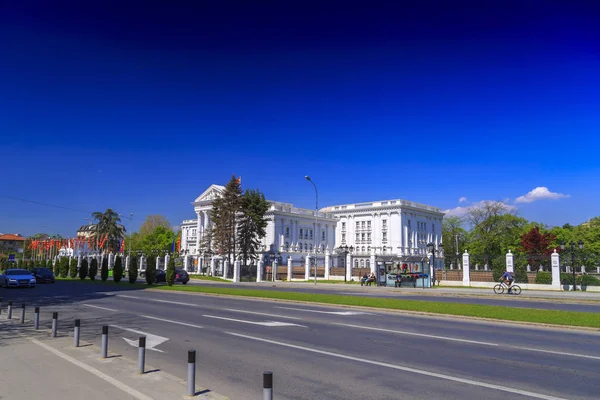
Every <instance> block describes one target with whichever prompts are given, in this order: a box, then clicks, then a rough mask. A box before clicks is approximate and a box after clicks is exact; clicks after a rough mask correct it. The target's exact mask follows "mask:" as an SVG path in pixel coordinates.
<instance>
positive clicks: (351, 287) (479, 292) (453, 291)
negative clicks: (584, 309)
mask: <svg viewBox="0 0 600 400" xmlns="http://www.w3.org/2000/svg"><path fill="white" fill-rule="evenodd" d="M192 281H193V282H195V283H202V284H207V285H215V286H218V285H235V286H240V287H246V288H250V287H252V288H257V289H259V288H261V287H269V288H282V289H321V290H330V291H332V292H353V293H360V292H367V293H373V291H376V292H377V291H378V292H385V293H391V292H393V293H397V294H398V295H403V296H406V295H408V296H410V295H414V296H461V297H462V296H466V297H481V296H490V297H498V295H496V294H495V293H494V291H493V290H492V289H488V288H470V287H464V288H460V287H444V286H436V287H434V288H426V289H423V288H411V287H402V288H395V287H388V286H360V285H358V284H344V283H326V282H323V281H318V282H317V284H316V285H315V284H314V283H313V282H283V281H277V282H258V283H257V282H239V283H234V282H219V281H205V280H202V279H192ZM515 298H521V299H523V298H529V299H532V300H533V299H556V300H574V301H581V300H585V301H600V292H582V291H581V290H578V291H576V292H573V291H568V292H567V291H552V290H523V291H522V292H521V294H520V295H519V296H515Z"/></svg>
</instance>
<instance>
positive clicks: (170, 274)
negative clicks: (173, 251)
mask: <svg viewBox="0 0 600 400" xmlns="http://www.w3.org/2000/svg"><path fill="white" fill-rule="evenodd" d="M174 283H175V258H174V257H173V256H171V257H169V264H168V265H167V285H169V286H173V284H174Z"/></svg>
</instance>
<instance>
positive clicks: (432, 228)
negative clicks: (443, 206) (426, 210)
mask: <svg viewBox="0 0 600 400" xmlns="http://www.w3.org/2000/svg"><path fill="white" fill-rule="evenodd" d="M431 232H433V233H435V224H431Z"/></svg>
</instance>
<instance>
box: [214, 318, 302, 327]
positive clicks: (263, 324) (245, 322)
mask: <svg viewBox="0 0 600 400" xmlns="http://www.w3.org/2000/svg"><path fill="white" fill-rule="evenodd" d="M203 317H206V318H215V319H222V320H225V321H233V322H241V323H243V324H252V325H262V326H301V327H303V328H306V326H304V325H298V324H292V323H290V322H277V321H267V322H257V321H246V320H243V319H235V318H225V317H217V316H216V315H203Z"/></svg>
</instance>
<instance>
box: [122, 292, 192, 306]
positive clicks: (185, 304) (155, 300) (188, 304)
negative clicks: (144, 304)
mask: <svg viewBox="0 0 600 400" xmlns="http://www.w3.org/2000/svg"><path fill="white" fill-rule="evenodd" d="M117 297H123V298H125V299H136V300H142V301H153V302H155V303H165V304H177V305H178V306H189V307H202V306H200V305H199V304H192V303H182V302H180V301H172V300H160V299H149V298H144V297H136V296H127V295H124V294H118V295H117Z"/></svg>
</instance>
